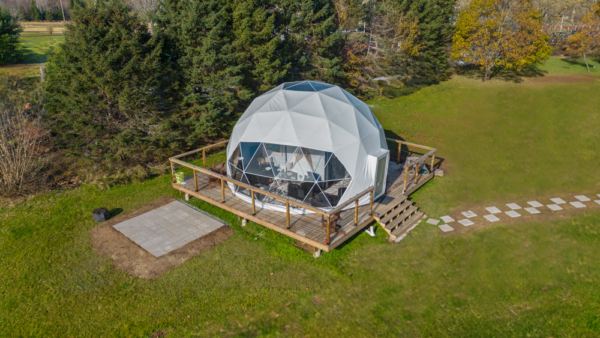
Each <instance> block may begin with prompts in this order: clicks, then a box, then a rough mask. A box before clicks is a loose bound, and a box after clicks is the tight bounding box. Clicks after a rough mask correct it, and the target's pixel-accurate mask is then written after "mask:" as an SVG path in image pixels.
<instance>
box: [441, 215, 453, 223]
mask: <svg viewBox="0 0 600 338" xmlns="http://www.w3.org/2000/svg"><path fill="white" fill-rule="evenodd" d="M440 218H441V219H442V221H444V222H446V223H451V222H454V218H452V217H450V216H442V217H440Z"/></svg>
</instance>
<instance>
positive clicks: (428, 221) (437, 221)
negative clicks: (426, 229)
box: [427, 218, 440, 225]
mask: <svg viewBox="0 0 600 338" xmlns="http://www.w3.org/2000/svg"><path fill="white" fill-rule="evenodd" d="M427 223H429V224H433V225H438V224H439V223H440V220H439V219H433V218H430V219H428V220H427Z"/></svg>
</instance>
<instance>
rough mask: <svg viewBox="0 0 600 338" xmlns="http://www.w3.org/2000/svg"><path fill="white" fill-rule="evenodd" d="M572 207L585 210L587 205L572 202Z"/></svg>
mask: <svg viewBox="0 0 600 338" xmlns="http://www.w3.org/2000/svg"><path fill="white" fill-rule="evenodd" d="M570 204H571V205H572V206H574V207H575V208H578V209H579V208H585V204H583V203H581V202H571V203H570Z"/></svg>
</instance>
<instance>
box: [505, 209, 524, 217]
mask: <svg viewBox="0 0 600 338" xmlns="http://www.w3.org/2000/svg"><path fill="white" fill-rule="evenodd" d="M505 214H507V215H508V216H510V217H512V218H515V217H521V214H519V213H518V212H516V211H514V210H511V211H507V212H505Z"/></svg>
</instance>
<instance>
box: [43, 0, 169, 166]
mask: <svg viewBox="0 0 600 338" xmlns="http://www.w3.org/2000/svg"><path fill="white" fill-rule="evenodd" d="M167 61H168V57H167V56H165V55H164V53H163V51H162V41H161V39H160V36H158V35H157V36H151V35H150V33H149V32H148V28H147V26H146V25H145V24H144V23H143V22H142V21H141V20H140V19H139V18H138V17H137V16H135V14H133V13H132V12H131V11H130V9H129V8H128V7H127V6H125V5H124V4H123V3H122V2H121V1H111V2H98V3H97V4H96V5H87V6H86V7H77V8H76V9H75V10H74V11H73V24H70V25H67V30H66V32H65V42H64V43H63V44H61V45H60V47H59V48H58V50H57V51H56V53H55V55H54V56H53V58H52V60H51V62H50V63H49V65H48V79H47V82H46V93H47V99H48V104H47V108H48V114H47V115H46V118H47V120H48V122H49V123H50V125H52V126H53V128H54V129H55V130H56V131H57V137H56V139H57V140H59V141H60V142H59V143H60V145H61V146H62V147H64V148H66V149H68V150H69V152H70V153H71V154H73V155H75V156H82V157H88V158H91V159H106V160H111V161H118V162H126V161H128V160H135V161H146V160H151V159H153V158H160V157H161V156H166V155H167V154H171V151H168V148H175V149H174V150H176V149H179V148H178V145H177V142H176V141H177V134H176V133H175V132H173V130H174V129H175V128H173V125H172V116H171V111H170V110H169V108H170V101H169V99H170V96H171V93H170V90H171V81H172V77H171V74H170V68H169V65H168V62H167Z"/></svg>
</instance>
